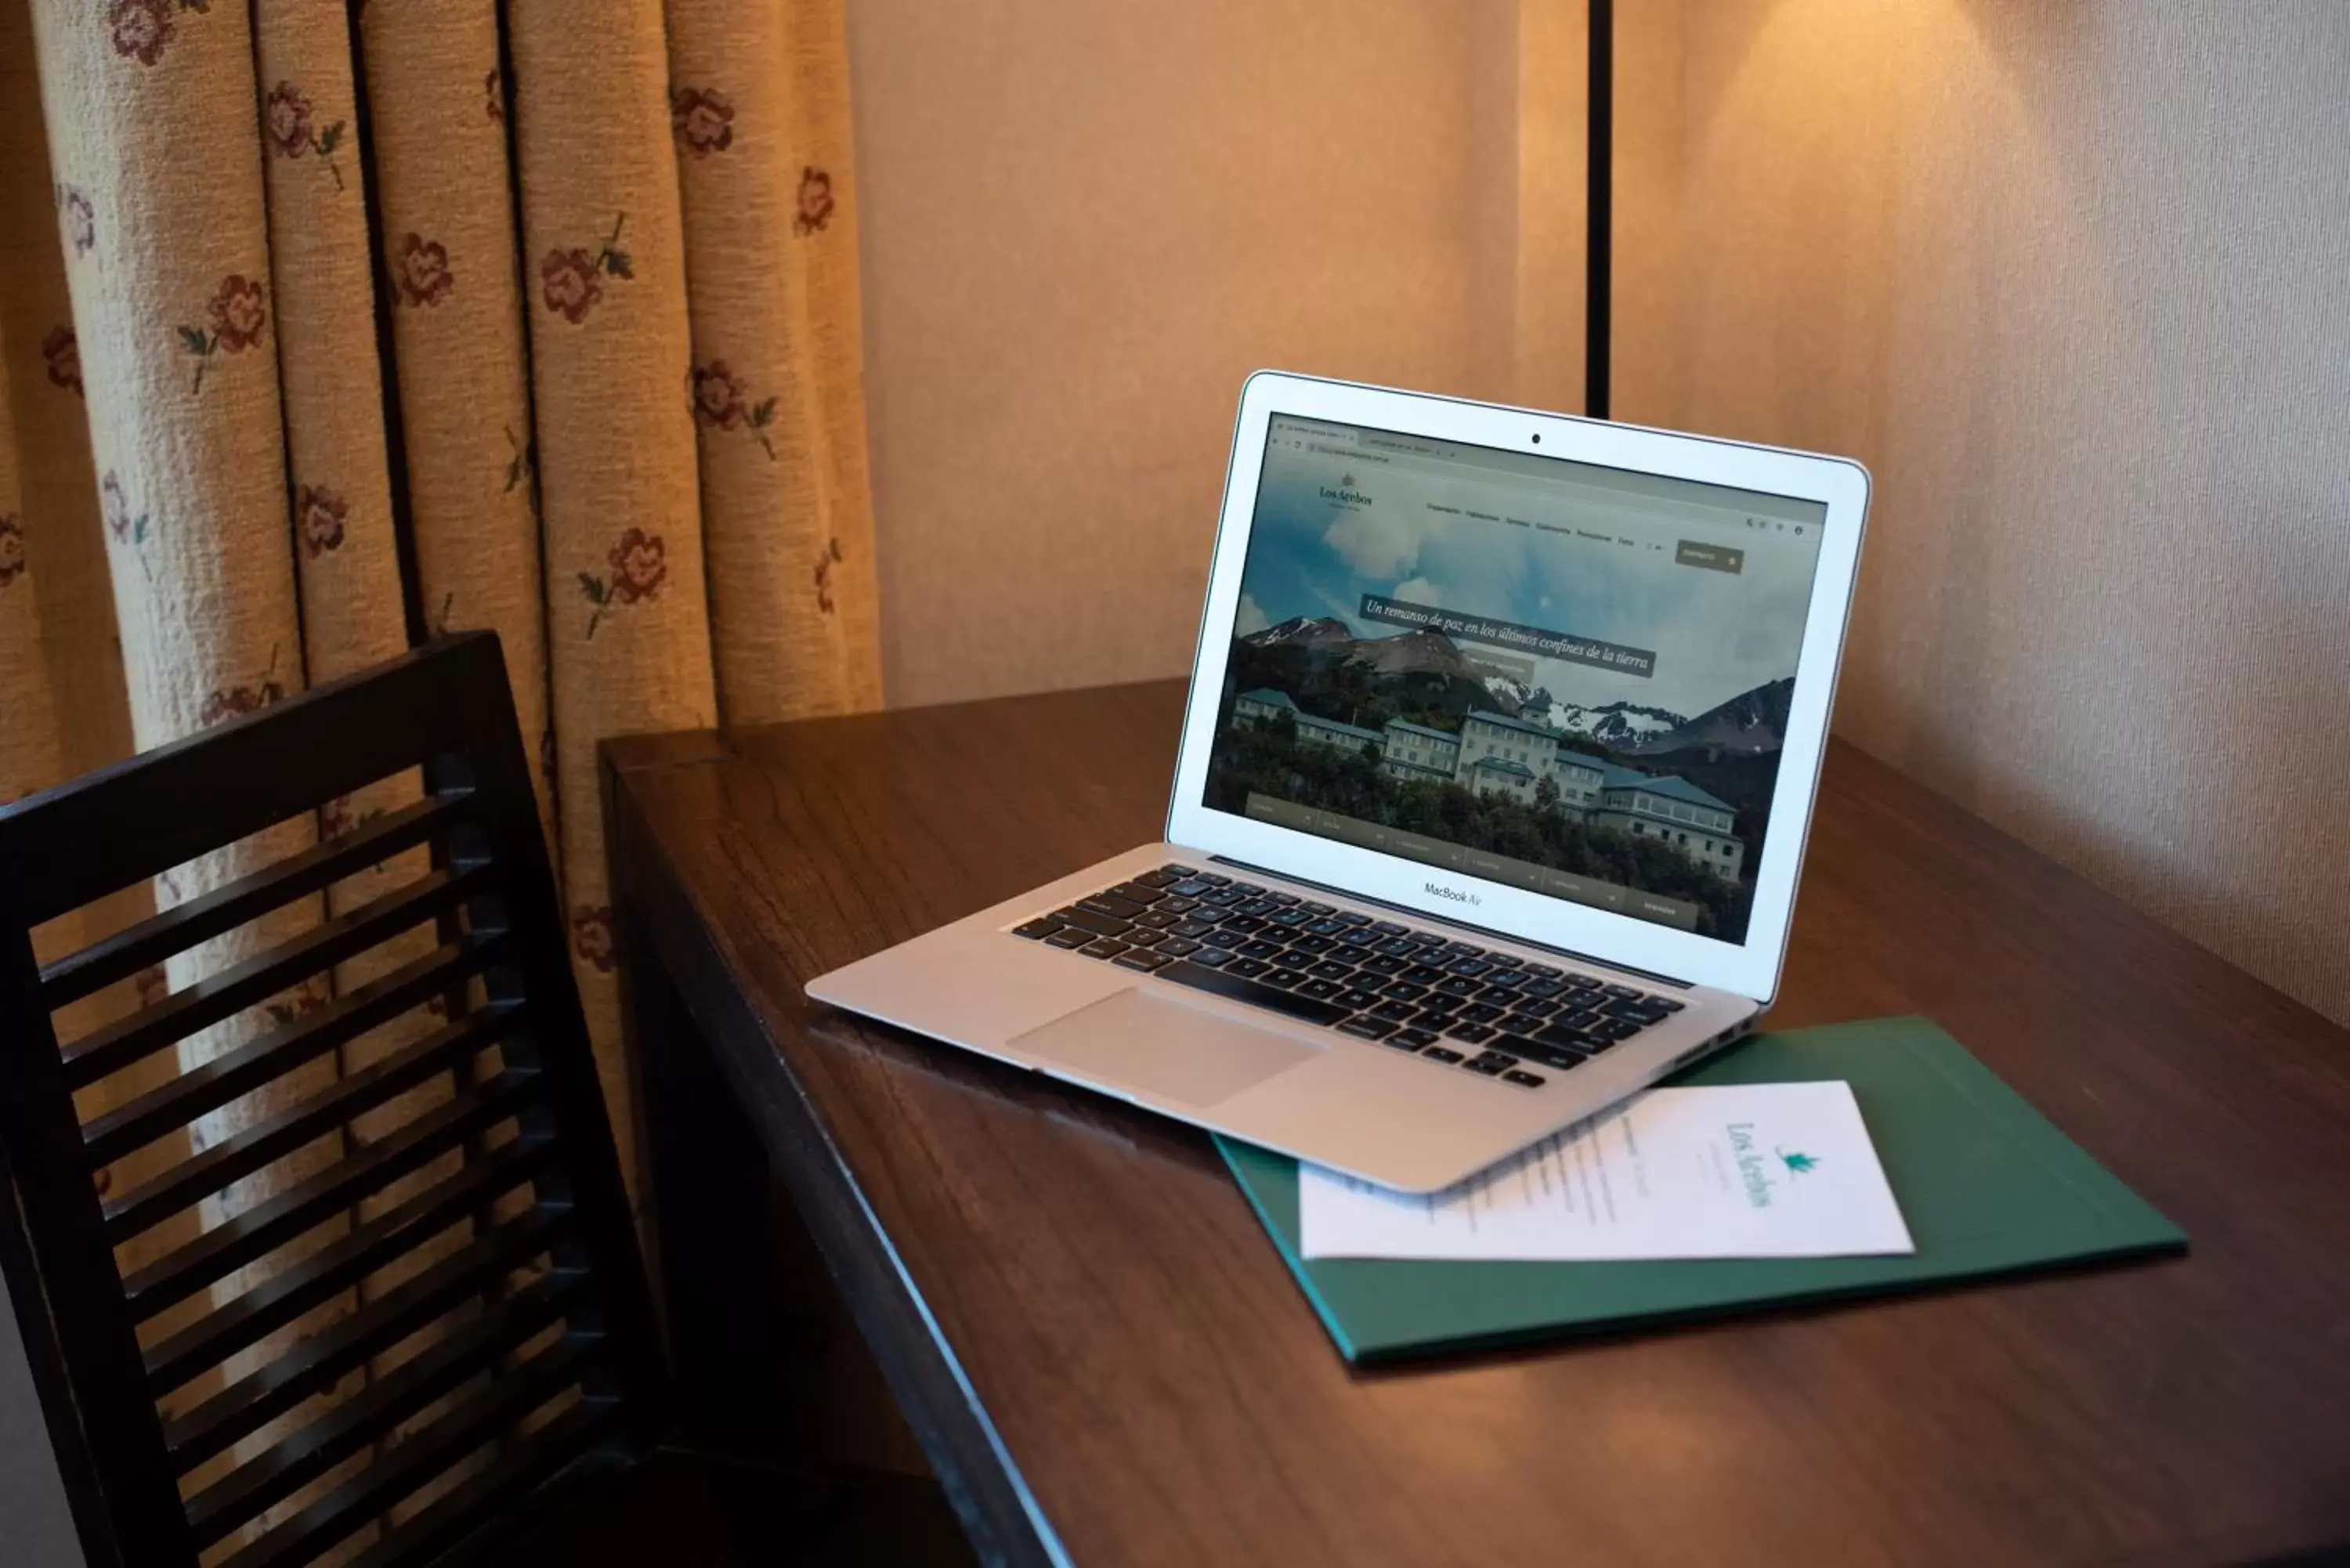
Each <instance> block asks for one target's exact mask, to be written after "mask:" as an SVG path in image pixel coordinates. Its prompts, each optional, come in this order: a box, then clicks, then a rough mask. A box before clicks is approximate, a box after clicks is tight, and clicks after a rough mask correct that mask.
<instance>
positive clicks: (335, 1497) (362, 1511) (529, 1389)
mask: <svg viewBox="0 0 2350 1568" xmlns="http://www.w3.org/2000/svg"><path fill="white" fill-rule="evenodd" d="M601 1344H602V1338H601V1336H600V1335H591V1334H568V1335H566V1336H565V1337H564V1338H563V1339H562V1340H560V1341H558V1342H557V1343H556V1344H555V1345H551V1346H549V1347H548V1348H547V1349H546V1350H544V1351H541V1352H540V1353H539V1354H538V1355H534V1356H532V1357H531V1358H530V1359H529V1360H528V1361H526V1362H525V1363H523V1364H522V1366H519V1367H516V1368H513V1369H510V1370H508V1371H506V1372H505V1373H504V1374H502V1375H501V1376H498V1377H497V1378H495V1379H494V1380H493V1381H492V1382H491V1384H490V1386H489V1387H488V1388H487V1389H486V1390H485V1391H484V1392H483V1393H482V1394H480V1395H477V1396H475V1397H473V1398H470V1399H467V1400H465V1401H464V1402H463V1403H462V1404H460V1405H458V1406H457V1407H456V1408H454V1409H452V1410H451V1411H449V1412H447V1413H446V1414H444V1415H443V1416H442V1417H441V1418H440V1419H438V1420H436V1421H434V1422H433V1423H432V1425H431V1426H430V1427H427V1428H424V1429H423V1430H421V1431H418V1432H411V1433H409V1434H407V1435H406V1436H404V1437H402V1438H400V1442H399V1444H398V1445H397V1446H395V1447H393V1448H391V1449H388V1450H386V1451H385V1452H383V1453H381V1454H380V1455H378V1456H377V1457H376V1460H375V1462H374V1463H373V1464H370V1465H369V1466H368V1467H367V1468H366V1469H363V1470H361V1471H359V1474H357V1475H355V1476H353V1477H351V1479H350V1480H347V1481H345V1482H344V1483H343V1484H342V1485H340V1486H338V1487H337V1488H335V1489H334V1490H332V1491H330V1492H328V1494H327V1495H326V1496H324V1497H322V1498H320V1499H318V1501H316V1502H314V1503H312V1504H310V1506H309V1507H307V1508H306V1509H304V1510H302V1511H300V1512H299V1513H296V1514H295V1515H294V1516H293V1517H292V1518H291V1519H288V1520H286V1521H285V1522H284V1523H282V1524H280V1525H278V1526H277V1527H276V1529H274V1530H272V1531H270V1532H269V1533H268V1534H266V1535H264V1536H263V1537H262V1538H261V1539H260V1540H258V1541H256V1542H253V1544H252V1545H250V1546H247V1547H246V1548H244V1550H243V1551H242V1552H237V1553H236V1554H235V1555H234V1556H232V1557H230V1558H229V1559H228V1564H229V1568H299V1565H300V1564H302V1563H310V1562H313V1561H315V1560H317V1558H318V1557H319V1556H320V1555H322V1554H323V1553H325V1552H328V1551H330V1550H332V1549H333V1548H334V1547H335V1546H337V1545H338V1544H340V1543H341V1542H344V1541H346V1540H348V1539H349V1537H350V1535H351V1533H352V1532H354V1531H357V1530H359V1528H361V1527H362V1526H364V1525H366V1524H367V1523H368V1522H369V1521H371V1520H373V1519H375V1518H376V1517H377V1516H379V1515H380V1514H382V1513H385V1512H387V1511H390V1509H391V1508H392V1507H393V1506H394V1505H395V1504H397V1503H398V1502H399V1501H400V1500H401V1499H402V1498H405V1497H408V1496H409V1495H411V1493H413V1492H415V1491H416V1490H418V1489H419V1488H421V1487H422V1486H423V1485H424V1484H425V1483H426V1482H428V1481H430V1480H432V1479H433V1478H435V1477H436V1476H439V1475H441V1474H442V1472H443V1471H445V1470H447V1469H449V1468H450V1467H451V1466H452V1465H454V1464H456V1463H457V1462H458V1461H459V1460H461V1459H464V1458H465V1457H466V1456H467V1455H469V1454H471V1453H473V1451H474V1450H475V1449H480V1448H481V1447H482V1446H483V1445H484V1444H485V1443H487V1442H489V1441H491V1440H492V1439H493V1438H496V1437H497V1436H498V1435H499V1434H500V1433H502V1432H504V1431H505V1430H506V1429H508V1428H511V1427H513V1426H514V1425H515V1423H516V1422H517V1421H519V1420H521V1419H522V1418H523V1417H525V1416H527V1415H529V1414H530V1413H531V1412H532V1411H533V1410H536V1409H537V1408H538V1407H540V1406H541V1405H544V1404H546V1402H547V1401H548V1400H550V1399H552V1398H554V1397H556V1395H558V1394H560V1393H562V1392H563V1391H564V1390H565V1389H566V1388H567V1387H570V1386H575V1385H576V1384H577V1382H578V1381H579V1379H580V1378H581V1377H582V1376H584V1375H585V1374H586V1373H587V1371H588V1369H589V1367H590V1366H591V1364H592V1363H593V1362H594V1360H595V1358H596V1354H597V1351H598V1348H599V1347H600V1346H601Z"/></svg>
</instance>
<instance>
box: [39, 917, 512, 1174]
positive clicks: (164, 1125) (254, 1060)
mask: <svg viewBox="0 0 2350 1568" xmlns="http://www.w3.org/2000/svg"><path fill="white" fill-rule="evenodd" d="M513 949H514V942H513V939H512V938H511V936H510V935H509V934H508V933H506V932H504V931H494V932H491V933H488V934H486V935H469V936H464V937H460V938H459V939H458V940H456V941H454V942H452V943H450V944H449V945H447V946H445V947H442V948H438V949H436V950H433V951H432V952H430V953H427V954H425V955H424V956H423V957H421V958H419V959H415V960H412V961H410V962H408V963H404V964H402V965H400V968H398V969H396V970H394V971H391V972H390V974H386V975H379V976H378V977H377V978H375V979H374V980H371V981H368V982H367V983H366V984H364V985H362V986H359V987H358V988H357V989H355V990H352V991H349V992H345V993H344V994H343V995H341V996H338V997H337V998H336V999H335V1000H334V1001H332V1002H328V1004H327V1005H326V1006H324V1007H322V1008H320V1009H318V1011H317V1012H312V1013H308V1014H306V1015H305V1016H303V1017H301V1018H297V1019H296V1020H295V1021H294V1022H293V1023H290V1024H287V1025H286V1027H285V1028H283V1029H276V1030H272V1031H271V1032H270V1033H267V1034H265V1035H263V1036H262V1037H261V1038H259V1039H257V1040H254V1041H251V1042H249V1043H247V1044H244V1045H240V1046H238V1047H237V1048H236V1049H235V1050H234V1051H230V1052H227V1053H225V1054H222V1055H219V1056H215V1057H213V1059H212V1060H211V1061H209V1062H206V1063H204V1064H203V1065H201V1066H196V1067H191V1068H189V1069H188V1070H187V1071H186V1072H184V1073H182V1074H181V1075H179V1076H178V1077H176V1078H174V1079H172V1081H171V1082H170V1083H168V1084H165V1085H161V1086H160V1087H158V1088H154V1089H151V1090H149V1091H148V1092H147V1093H146V1094H143V1095H140V1096H137V1097H136V1098H134V1099H131V1100H130V1101H128V1102H126V1103H125V1104H123V1105H121V1106H118V1107H117V1108H115V1109H114V1110H112V1111H109V1112H108V1113H107V1114H106V1115H104V1116H99V1117H97V1118H95V1119H93V1120H92V1121H91V1122H90V1123H89V1124H88V1126H87V1127H85V1128H84V1129H83V1132H82V1137H83V1147H85V1148H86V1149H87V1150H88V1154H89V1163H90V1168H92V1169H93V1170H95V1169H97V1168H99V1167H100V1166H104V1165H110V1164H112V1163H113V1162H114V1161H116V1160H118V1159H120V1158H122V1157H123V1156H124V1155H126V1154H129V1153H130V1151H131V1150H133V1149H135V1148H141V1147H145V1146H146V1145H148V1144H151V1143H152V1142H154V1141H155V1140H156V1139H157V1138H159V1137H162V1136H163V1135H164V1134H165V1133H167V1132H170V1131H171V1130H172V1128H174V1127H186V1126H187V1125H188V1124H189V1123H190V1122H192V1121H194V1120H195V1119H196V1118H197V1117H198V1116H203V1114H204V1113H205V1112H206V1111H212V1110H218V1109H219V1108H220V1107H221V1106H224V1105H226V1104H228V1103H229V1102H230V1101H231V1100H234V1099H235V1098H237V1097H238V1096H242V1095H248V1094H251V1093H252V1092H253V1091H254V1090H255V1089H257V1088H259V1087H261V1086H262V1085H264V1084H266V1083H268V1082H270V1081H271V1080H272V1079H275V1078H281V1077H283V1076H285V1075H286V1074H288V1073H290V1072H292V1071H294V1069H295V1068H296V1067H299V1066H301V1065H303V1064H306V1063H307V1062H310V1061H313V1060H315V1059H317V1057H319V1056H322V1055H324V1054H327V1053H328V1052H329V1051H331V1050H334V1049H335V1048H336V1047H337V1046H338V1045H344V1044H349V1043H350V1042H351V1041H353V1040H356V1039H358V1038H359V1036H360V1035H362V1034H364V1033H367V1032H368V1031H369V1030H370V1029H374V1028H376V1027H378V1026H380V1025H381V1024H384V1023H390V1021H391V1020H392V1019H394V1018H397V1017H399V1016H400V1014H401V1013H403V1012H407V1011H408V1010H409V1009H410V1008H411V1007H414V1006H417V1005H418V1004H419V1003H421V1002H426V1001H428V1000H430V999H431V998H432V997H435V996H438V995H440V994H442V992H451V991H454V990H455V989H456V988H457V987H459V986H462V985H463V984H464V983H465V981H468V980H471V979H472V978H473V976H475V975H477V974H480V973H481V972H482V971H484V970H486V969H488V968H490V967H491V966H492V965H494V964H498V963H503V962H504V961H506V960H507V959H508V958H509V957H510V956H511V955H512V952H513Z"/></svg>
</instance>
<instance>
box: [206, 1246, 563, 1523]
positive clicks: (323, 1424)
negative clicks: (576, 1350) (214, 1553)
mask: <svg viewBox="0 0 2350 1568" xmlns="http://www.w3.org/2000/svg"><path fill="white" fill-rule="evenodd" d="M586 1289H587V1276H586V1275H584V1274H581V1273H577V1272H565V1273H562V1274H554V1275H548V1276H546V1278H543V1279H538V1280H534V1281H532V1282H530V1283H529V1284H527V1285H525V1286H524V1287H523V1288H522V1289H520V1290H518V1291H516V1292H515V1293H514V1294H513V1295H511V1296H509V1297H507V1298H506V1299H505V1300H504V1301H502V1302H496V1303H492V1304H490V1305H489V1306H488V1307H486V1308H485V1309H484V1312H483V1313H482V1314H481V1315H480V1316H478V1317H476V1318H474V1319H473V1321H471V1322H469V1323H466V1324H463V1325H461V1326H459V1327H457V1328H455V1329H454V1330H452V1332H451V1333H450V1334H449V1335H448V1336H447V1337H446V1338H444V1339H441V1340H438V1341H436V1342H434V1343H433V1344H432V1345H428V1346H426V1347H425V1348H424V1349H422V1350H421V1351H419V1352H418V1353H417V1354H416V1355H414V1356H412V1357H411V1358H410V1359H409V1360H407V1361H404V1362H402V1363H401V1364H400V1366H398V1367H396V1368H394V1369H393V1370H391V1371H390V1372H386V1373H378V1374H376V1375H374V1376H370V1378H369V1381H368V1385H367V1386H366V1387H365V1388H364V1389H362V1390H360V1391H359V1392H358V1393H356V1394H354V1395H352V1396H351V1397H349V1398H348V1399H346V1400H344V1401H343V1402H342V1403H341V1404H339V1405H338V1406H336V1407H334V1408H333V1409H332V1410H330V1411H328V1412H327V1413H326V1414H324V1415H322V1416H321V1417H319V1418H318V1419H317V1420H316V1421H313V1422H311V1423H310V1424H309V1425H308V1426H307V1427H304V1428H302V1429H301V1430H299V1431H298V1432H296V1433H294V1434H293V1435H292V1436H290V1437H288V1438H286V1439H285V1440H284V1441H282V1442H280V1443H278V1444H276V1446H275V1447H273V1448H271V1449H269V1450H268V1451H267V1452H266V1453H263V1454H257V1455H255V1457H254V1458H252V1459H247V1460H246V1461H245V1462H244V1464H241V1465H239V1466H238V1467H237V1468H236V1469H234V1470H231V1471H230V1472H229V1473H228V1474H227V1475H225V1476H223V1477H222V1478H221V1479H220V1480H217V1481H214V1482H213V1484H212V1485H211V1486H208V1487H206V1488H205V1489H204V1490H203V1491H201V1492H198V1493H197V1494H196V1495H195V1496H194V1497H192V1498H190V1499H189V1500H188V1527H189V1528H190V1529H191V1530H192V1531H193V1532H195V1537H196V1543H197V1545H198V1547H199V1548H203V1547H207V1546H210V1545H212V1544H213V1542H216V1541H218V1540H220V1539H221V1538H222V1537H223V1536H225V1535H226V1534H228V1533H229V1532H231V1531H233V1530H234V1529H236V1528H237V1526H239V1525H241V1524H243V1523H244V1522H245V1521H248V1520H250V1519H252V1518H254V1517H255V1515H256V1514H258V1513H260V1512H261V1511H262V1510H264V1509H265V1508H268V1507H270V1506H271V1505H272V1504H274V1503H276V1502H278V1501H282V1500H284V1499H286V1498H287V1497H290V1496H292V1495H293V1494H294V1493H295V1492H296V1491H298V1490H301V1489H302V1488H303V1487H306V1486H307V1485H309V1484H310V1483H311V1482H312V1481H314V1480H317V1479H318V1478H319V1477H320V1476H323V1475H325V1474H326V1473H327V1472H328V1471H329V1470H331V1469H334V1468H335V1467H336V1466H337V1465H338V1464H340V1463H341V1462H342V1461H343V1460H344V1459H348V1458H349V1457H350V1456H351V1455H353V1454H355V1453H357V1452H359V1450H360V1449H364V1448H366V1447H367V1446H368V1445H369V1444H370V1443H373V1442H374V1441H376V1440H377V1439H378V1438H383V1437H387V1436H389V1435H390V1432H391V1430H392V1428H395V1427H397V1426H399V1425H400V1422H402V1421H405V1420H407V1419H409V1418H410V1417H413V1416H415V1415H417V1414H418V1413H419V1412H421V1411H422V1410H423V1409H424V1408H425V1407H427V1406H429V1405H431V1404H432V1402H433V1401H435V1400H437V1399H440V1398H442V1397H446V1396H448V1395H450V1394H452V1393H453V1392H455V1391H456V1390H457V1389H458V1388H459V1387H461V1386H463V1385H464V1384H465V1383H466V1382H468V1381H470V1380H471V1379H473V1377H476V1376H479V1375H480V1374H481V1373H483V1372H484V1371H486V1370H489V1369H491V1368H493V1367H494V1366H496V1365H497V1363H498V1361H499V1359H500V1358H501V1357H503V1356H504V1355H507V1354H509V1353H510V1352H513V1351H516V1350H519V1349H520V1348H521V1347H522V1345H523V1344H524V1343H525V1341H527V1340H528V1339H530V1338H531V1336H532V1335H534V1334H537V1333H539V1332H540V1331H541V1330H543V1329H545V1328H546V1326H547V1325H548V1324H553V1323H555V1322H556V1321H557V1320H558V1319H560V1318H561V1317H562V1316H563V1315H564V1313H565V1311H566V1310H567V1308H569V1307H572V1306H576V1305H577V1303H578V1302H579V1300H580V1298H581V1297H582V1296H583V1295H584V1294H585V1293H586ZM568 1337H569V1338H571V1339H574V1340H577V1341H578V1342H580V1343H581V1344H582V1345H585V1344H587V1343H590V1342H592V1341H594V1340H595V1339H597V1338H598V1337H599V1336H598V1335H597V1334H593V1333H590V1332H587V1331H583V1330H578V1329H576V1328H575V1330H574V1331H573V1333H572V1334H570V1335H569V1336H568Z"/></svg>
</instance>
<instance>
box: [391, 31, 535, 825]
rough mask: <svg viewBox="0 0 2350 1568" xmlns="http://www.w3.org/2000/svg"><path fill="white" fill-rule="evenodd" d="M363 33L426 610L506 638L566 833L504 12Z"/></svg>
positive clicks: (433, 622) (524, 715) (458, 627)
mask: <svg viewBox="0 0 2350 1568" xmlns="http://www.w3.org/2000/svg"><path fill="white" fill-rule="evenodd" d="M359 29H360V39H361V43H362V46H363V52H364V57H365V61H366V67H367V84H368V105H369V114H370V121H371V123H370V127H369V132H370V142H371V146H370V149H369V152H370V156H371V159H372V161H373V162H374V165H375V170H376V175H377V187H376V196H377V205H378V209H379V213H380V235H379V243H380V247H381V249H380V255H379V257H378V260H377V265H378V268H379V276H380V287H382V288H383V290H384V291H385V294H386V296H387V298H388V299H389V301H390V313H391V323H392V341H393V346H394V358H395V361H396V365H397V370H398V376H399V387H400V423H401V427H402V430H403V431H404V434H405V442H404V445H405V455H406V459H407V478H408V504H409V512H410V516H411V526H412V528H413V532H414V536H415V543H416V569H417V585H416V586H417V592H418V597H419V598H420V600H421V607H422V609H423V616H424V621H425V625H426V627H427V628H428V629H429V630H430V631H432V633H434V634H436V635H437V634H439V633H442V632H447V631H469V630H473V629H475V628H484V627H486V628H490V629H491V630H493V631H495V632H496V633H497V634H498V641H499V644H500V645H501V646H502V647H503V648H504V650H505V660H506V675H507V680H508V683H509V684H510V685H511V686H512V687H513V689H514V701H515V715H516V717H517V718H518V719H519V720H520V721H521V723H522V729H523V735H524V737H525V742H526V746H525V750H526V752H527V753H528V755H529V758H530V763H531V768H532V771H533V774H534V776H535V778H536V783H537V784H538V792H539V802H540V808H541V815H542V817H543V819H544V821H545V823H546V828H547V831H548V834H549V836H550V837H552V836H553V834H554V831H555V826H556V824H555V818H554V814H553V809H552V802H553V795H552V793H551V784H552V781H551V779H550V778H549V777H548V776H547V775H548V772H549V763H548V762H547V758H548V757H549V756H550V755H551V753H552V749H553V748H552V741H553V731H552V729H551V728H550V725H549V717H548V711H547V676H546V608H545V593H546V576H545V573H544V572H543V570H542V568H541V564H540V551H539V524H538V479H537V472H536V461H537V460H536V441H535V439H534V437H533V434H532V430H533V425H532V413H531V405H530V376H529V361H528V358H527V354H526V350H525V346H524V337H523V313H522V293H521V286H520V284H521V279H520V269H519V266H518V264H517V262H516V259H515V238H516V231H515V208H514V195H513V170H512V166H511V164H510V163H509V161H508V148H507V124H506V96H507V95H506V89H505V83H504V74H503V72H502V70H501V68H500V66H499V46H498V7H497V5H496V0H402V3H401V4H400V5H369V6H367V7H365V8H363V9H362V10H361V11H360V13H359Z"/></svg>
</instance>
